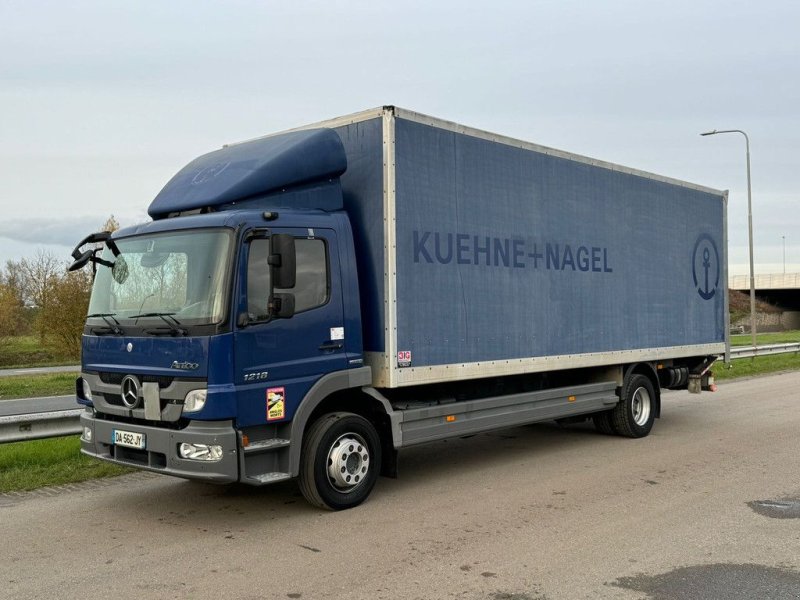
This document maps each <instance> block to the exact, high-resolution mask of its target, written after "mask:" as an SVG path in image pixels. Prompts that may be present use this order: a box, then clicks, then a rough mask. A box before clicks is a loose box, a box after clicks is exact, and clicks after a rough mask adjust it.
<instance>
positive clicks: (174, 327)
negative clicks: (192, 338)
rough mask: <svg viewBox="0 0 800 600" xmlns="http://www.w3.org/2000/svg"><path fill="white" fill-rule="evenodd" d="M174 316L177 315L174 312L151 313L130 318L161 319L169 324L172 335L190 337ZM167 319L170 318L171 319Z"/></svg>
mask: <svg viewBox="0 0 800 600" xmlns="http://www.w3.org/2000/svg"><path fill="white" fill-rule="evenodd" d="M174 314H175V313H174V312H149V313H142V314H140V315H133V316H132V317H130V318H131V319H137V320H138V319H141V318H144V317H159V318H160V319H161V320H162V321H164V323H166V324H167V326H168V327H169V328H170V331H172V333H175V334H177V335H189V332H188V331H186V330H185V329H183V328H182V327H179V325H180V324H181V322H180V321H178V319H176V318H175V317H174V316H173V315H174ZM167 317H169V319H168V318H167Z"/></svg>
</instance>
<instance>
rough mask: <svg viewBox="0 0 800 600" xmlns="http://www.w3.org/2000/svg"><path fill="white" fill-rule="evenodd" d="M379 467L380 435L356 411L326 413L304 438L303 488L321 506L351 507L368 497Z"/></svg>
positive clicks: (300, 481)
mask: <svg viewBox="0 0 800 600" xmlns="http://www.w3.org/2000/svg"><path fill="white" fill-rule="evenodd" d="M380 468H381V444H380V438H379V437H378V433H377V431H376V430H375V427H374V426H373V425H372V423H370V422H369V421H368V420H367V419H365V418H364V417H361V416H359V415H356V414H353V413H345V412H340V413H330V414H327V415H323V416H322V417H320V418H319V419H318V420H317V421H316V422H315V423H314V424H313V425H312V426H311V427H310V428H309V430H308V431H307V432H306V435H305V439H304V440H303V455H302V458H301V462H300V480H299V483H300V491H301V492H302V493H303V496H305V498H306V500H308V501H309V502H310V503H311V504H314V505H315V506H319V507H320V508H326V509H329V510H343V509H346V508H352V507H354V506H358V505H359V504H361V503H362V502H363V501H364V500H366V499H367V496H369V494H370V492H371V491H372V488H373V487H375V482H376V480H377V479H378V475H379V472H380Z"/></svg>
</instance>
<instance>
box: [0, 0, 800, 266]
mask: <svg viewBox="0 0 800 600" xmlns="http://www.w3.org/2000/svg"><path fill="white" fill-rule="evenodd" d="M799 23H800V3H797V2H792V1H771V0H762V1H761V2H758V3H756V2H752V0H749V1H747V2H739V1H736V0H728V1H725V2H717V1H708V2H706V1H703V0H691V1H686V0H671V1H668V2H667V1H658V0H654V1H648V2H641V1H632V0H623V1H616V0H604V1H603V2H577V1H573V0H543V1H538V0H528V1H524V2H523V1H518V2H510V1H507V0H494V1H493V2H491V3H481V2H472V3H466V2H463V1H461V2H451V1H435V0H427V1H424V2H421V1H416V0H412V1H406V2H384V1H382V0H369V1H355V0H353V1H344V0H326V1H316V0H314V1H304V0H295V1H293V2H286V1H285V0H284V1H281V2H272V1H269V0H261V1H258V2H256V1H252V2H247V1H237V0H233V1H226V2H204V1H202V0H193V1H183V0H171V1H170V2H155V1H140V2H114V1H113V0H102V1H100V0H98V1H81V0H74V1H71V2H63V1H58V2H40V1H37V0H26V1H16V0H0V207H1V208H2V213H3V218H2V219H0V265H2V264H5V262H6V261H7V260H18V259H20V258H22V257H31V256H33V255H35V254H36V252H37V251H40V250H45V251H50V252H53V253H54V254H56V255H58V256H62V255H63V256H64V259H65V261H66V260H67V259H68V256H69V252H70V251H71V250H72V247H73V246H74V245H75V243H76V242H78V241H79V240H80V239H81V238H82V237H84V236H85V235H86V234H88V233H91V232H93V231H96V230H97V229H99V228H100V226H101V225H102V224H103V223H104V222H105V221H106V219H107V218H108V217H109V215H111V214H113V215H114V216H115V217H116V218H117V219H118V220H119V221H120V223H121V224H122V225H123V226H126V225H132V224H134V223H137V222H141V221H144V220H147V219H148V217H147V206H148V205H149V203H150V201H151V200H152V199H153V197H155V195H156V194H157V193H158V192H159V190H160V189H161V188H162V187H163V185H164V184H165V183H166V182H167V181H168V180H169V178H170V177H171V176H172V175H173V174H174V173H175V172H176V171H178V170H179V169H180V168H181V167H183V166H184V165H185V164H186V163H188V162H189V161H190V160H191V159H193V158H194V157H196V156H198V155H200V154H203V153H205V152H208V151H211V150H214V149H216V148H219V147H220V146H221V145H223V144H225V143H229V142H233V141H238V140H242V139H249V138H252V137H255V136H258V135H263V134H267V133H272V132H276V131H280V130H283V129H287V128H291V127H296V126H299V125H303V124H306V123H311V122H315V121H319V120H323V119H327V118H332V117H336V116H340V115H344V114H349V113H352V112H357V111H360V110H363V109H367V108H372V107H376V106H381V105H384V104H394V105H397V106H401V107H404V108H408V109H411V110H415V111H417V112H422V113H426V114H430V115H433V116H436V117H441V118H444V119H448V120H451V121H456V122H459V123H462V124H465V125H469V126H473V127H477V128H480V129H485V130H488V131H492V132H495V133H501V134H504V135H508V136H512V137H516V138H520V139H523V140H526V141H531V142H535V143H538V144H542V145H545V146H551V147H554V148H559V149H562V150H567V151H570V152H575V153H578V154H583V155H587V156H591V157H594V158H598V159H602V160H607V161H611V162H614V163H618V164H622V165H626V166H629V167H634V168H637V169H642V170H645V171H651V172H654V173H658V174H661V175H666V176H669V177H674V178H677V179H682V180H686V181H691V182H693V183H699V184H702V185H705V186H708V187H711V188H716V189H727V190H730V198H729V211H728V218H729V263H730V272H731V274H737V273H746V272H747V260H748V244H747V178H746V162H745V140H744V137H743V136H741V135H738V134H725V135H716V136H710V137H700V135H699V133H700V132H703V131H709V130H712V129H742V130H744V131H746V132H747V134H748V135H749V137H750V149H751V161H752V165H751V169H752V204H753V227H754V239H755V250H754V257H755V262H756V273H768V272H780V271H781V270H782V269H783V266H784V247H785V262H786V269H787V271H789V272H794V271H800V211H798V209H797V207H798V200H800V172H799V171H798V159H799V158H800V156H798V149H800V35H798V24H799Z"/></svg>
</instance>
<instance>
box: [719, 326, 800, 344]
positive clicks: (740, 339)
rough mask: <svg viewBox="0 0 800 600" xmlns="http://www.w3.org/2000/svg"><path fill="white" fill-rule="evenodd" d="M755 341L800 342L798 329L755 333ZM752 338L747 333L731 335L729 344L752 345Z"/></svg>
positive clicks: (772, 342) (771, 342)
mask: <svg viewBox="0 0 800 600" xmlns="http://www.w3.org/2000/svg"><path fill="white" fill-rule="evenodd" d="M756 341H757V342H758V344H759V345H761V344H788V343H790V342H800V331H797V330H795V331H779V332H777V333H756ZM752 345H753V340H752V338H751V337H750V334H749V333H745V334H744V335H732V336H731V346H752Z"/></svg>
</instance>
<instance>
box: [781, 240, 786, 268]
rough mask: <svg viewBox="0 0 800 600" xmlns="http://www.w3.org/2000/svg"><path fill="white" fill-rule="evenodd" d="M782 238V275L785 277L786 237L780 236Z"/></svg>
mask: <svg viewBox="0 0 800 600" xmlns="http://www.w3.org/2000/svg"><path fill="white" fill-rule="evenodd" d="M781 237H782V238H783V274H784V275H786V236H785V235H782V236H781Z"/></svg>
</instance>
